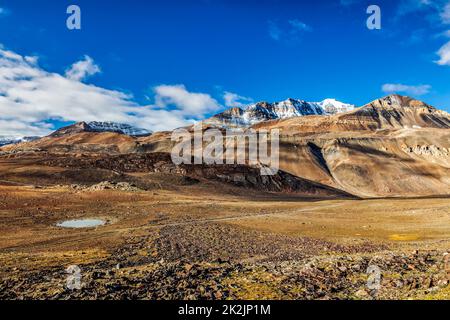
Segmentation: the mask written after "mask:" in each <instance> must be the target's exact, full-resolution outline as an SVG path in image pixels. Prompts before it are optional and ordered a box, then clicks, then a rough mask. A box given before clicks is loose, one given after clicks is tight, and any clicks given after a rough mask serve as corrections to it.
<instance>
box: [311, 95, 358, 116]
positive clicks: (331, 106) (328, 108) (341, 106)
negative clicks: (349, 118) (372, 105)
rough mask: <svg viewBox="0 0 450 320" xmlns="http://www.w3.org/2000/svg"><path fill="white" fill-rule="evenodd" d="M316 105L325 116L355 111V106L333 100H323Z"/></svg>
mask: <svg viewBox="0 0 450 320" xmlns="http://www.w3.org/2000/svg"><path fill="white" fill-rule="evenodd" d="M316 103H317V105H318V106H319V107H320V108H321V109H322V110H324V111H325V113H326V114H337V113H344V112H348V111H353V110H355V108H356V107H355V106H354V105H352V104H348V103H343V102H340V101H337V100H335V99H325V100H323V101H321V102H316Z"/></svg>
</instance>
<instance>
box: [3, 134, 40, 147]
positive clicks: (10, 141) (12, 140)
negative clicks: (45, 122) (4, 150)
mask: <svg viewBox="0 0 450 320" xmlns="http://www.w3.org/2000/svg"><path fill="white" fill-rule="evenodd" d="M39 138H40V137H20V138H17V137H5V136H0V147H2V146H6V145H8V144H17V143H22V142H30V141H34V140H37V139H39Z"/></svg>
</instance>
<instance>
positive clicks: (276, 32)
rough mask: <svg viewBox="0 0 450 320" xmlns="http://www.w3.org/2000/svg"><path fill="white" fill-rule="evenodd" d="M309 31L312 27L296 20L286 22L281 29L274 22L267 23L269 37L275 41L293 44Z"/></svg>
mask: <svg viewBox="0 0 450 320" xmlns="http://www.w3.org/2000/svg"><path fill="white" fill-rule="evenodd" d="M310 31H312V27H310V26H309V25H307V24H306V23H304V22H302V21H300V20H298V19H291V20H288V21H287V22H286V23H285V24H284V25H283V27H280V26H279V25H278V24H277V23H276V22H274V21H269V36H270V37H271V38H272V39H273V40H275V41H283V42H285V43H295V42H298V41H299V40H300V39H301V35H302V34H304V33H305V32H310Z"/></svg>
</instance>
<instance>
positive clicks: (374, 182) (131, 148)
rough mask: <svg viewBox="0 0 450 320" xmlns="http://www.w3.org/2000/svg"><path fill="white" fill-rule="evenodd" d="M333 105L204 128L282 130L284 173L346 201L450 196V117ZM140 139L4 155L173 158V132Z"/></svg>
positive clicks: (381, 103) (114, 136)
mask: <svg viewBox="0 0 450 320" xmlns="http://www.w3.org/2000/svg"><path fill="white" fill-rule="evenodd" d="M332 102H333V103H330V101H328V103H326V102H324V103H322V104H314V103H307V102H304V101H301V100H293V99H288V100H286V101H283V102H279V103H256V104H254V105H251V106H249V107H247V108H232V109H230V110H227V111H225V112H223V113H221V114H219V115H216V116H214V117H212V118H210V119H209V120H207V121H206V123H207V126H206V127H205V128H207V127H209V126H211V125H212V126H220V127H233V126H245V127H250V128H253V129H255V130H260V129H269V130H270V129H278V130H279V131H280V170H281V171H282V172H285V173H286V174H288V175H289V176H291V177H295V179H303V180H302V181H310V182H313V183H315V184H319V185H321V186H324V187H326V188H332V190H338V191H339V192H344V193H346V194H351V195H354V196H358V197H365V198H372V197H417V196H437V195H450V114H448V113H447V112H444V111H441V110H439V109H437V108H434V107H432V106H430V105H428V104H426V103H425V102H422V101H419V100H416V99H412V98H409V97H405V96H399V95H390V96H387V97H383V98H380V99H377V100H374V101H372V102H370V103H368V104H366V105H364V106H362V107H358V108H355V107H353V106H351V105H346V104H340V103H338V102H335V101H334V100H333V101H332ZM347 110H348V111H347ZM264 119H265V120H264ZM187 129H188V130H192V129H193V128H192V127H187ZM136 133H144V132H143V131H139V130H137V131H136V130H134V129H131V128H129V127H126V126H125V127H124V126H122V125H110V124H108V125H98V124H96V125H93V124H91V123H84V122H81V123H77V124H74V125H72V126H68V127H65V128H61V129H59V130H57V131H56V132H54V133H53V134H51V135H49V136H47V137H44V138H41V139H38V140H35V141H31V142H24V143H19V144H14V145H9V146H3V147H1V148H0V155H1V154H4V155H5V154H6V155H9V154H14V155H21V154H23V155H26V154H33V155H36V156H37V155H42V156H43V157H50V156H49V155H52V156H56V155H57V156H58V157H59V156H63V157H73V161H72V160H71V162H70V163H71V165H77V163H78V162H79V160H77V159H79V158H80V157H82V158H84V157H88V158H89V157H101V158H103V157H104V158H105V160H104V161H107V162H108V161H109V160H110V159H111V156H118V157H121V158H119V159H120V161H121V162H123V163H122V164H121V166H122V167H121V168H131V167H137V168H139V170H143V168H154V167H155V166H154V164H152V165H151V166H149V165H148V164H146V163H145V162H144V163H141V162H140V161H144V160H145V159H144V160H136V159H135V160H130V161H132V162H129V161H128V160H126V159H127V158H126V157H130V156H129V155H149V156H150V155H152V154H165V155H170V152H171V150H172V148H173V146H174V143H175V142H173V141H171V132H170V131H167V132H155V133H153V134H145V135H144V134H142V135H140V134H139V135H137V134H136ZM124 157H125V158H124ZM167 158H169V159H170V157H163V159H167ZM133 159H134V158H133ZM117 161H119V160H117ZM145 161H147V160H145ZM158 161H159V162H161V163H163V162H164V163H163V164H159V165H158V169H157V170H160V172H165V170H169V172H171V173H172V172H185V174H187V173H186V172H190V171H189V170H191V172H197V176H196V178H198V172H209V173H208V175H207V177H208V179H209V178H211V172H213V173H214V175H216V176H217V177H218V178H219V177H220V178H221V179H225V180H226V181H231V182H233V181H234V182H236V181H240V183H241V182H245V181H247V180H248V181H253V182H254V181H264V179H259V178H255V177H247V176H245V175H244V176H243V175H242V174H243V173H242V172H247V171H246V170H243V169H242V168H241V169H239V170H238V171H236V172H235V173H233V170H234V169H233V167H227V168H226V169H223V168H221V167H218V168H214V169H211V170H210V171H208V169H207V168H204V169H202V170H200V171H198V170H197V171H196V170H195V168H192V169H189V170H188V169H186V168H184V169H183V168H181V169H176V168H173V164H171V163H166V162H167V161H166V160H158ZM114 163H115V162H114ZM114 163H109V164H108V169H112V168H114V165H115V164H114ZM95 165H99V161H97V160H96V161H92V162H90V164H89V167H92V166H95ZM168 168H171V169H168ZM117 170H118V171H120V170H119V169H117ZM117 170H116V171H117ZM149 170H150V169H149ZM152 170H153V169H152ZM236 170H237V169H236ZM225 172H226V174H225ZM205 177H206V176H205ZM253 182H252V183H253ZM249 183H250V182H249ZM308 190H310V191H308V192H312V191H311V188H309V189H308ZM322 190H323V189H322Z"/></svg>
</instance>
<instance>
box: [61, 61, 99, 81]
mask: <svg viewBox="0 0 450 320" xmlns="http://www.w3.org/2000/svg"><path fill="white" fill-rule="evenodd" d="M99 72H101V70H100V67H99V66H98V65H96V64H95V63H94V60H93V59H92V58H91V57H89V56H84V59H83V60H80V61H78V62H75V63H74V64H73V65H72V66H71V67H70V68H69V69H67V71H66V78H68V79H70V80H75V81H82V80H84V79H86V78H87V77H90V76H93V75H94V74H97V73H99Z"/></svg>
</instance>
